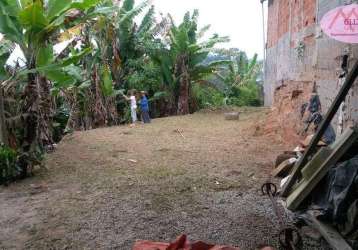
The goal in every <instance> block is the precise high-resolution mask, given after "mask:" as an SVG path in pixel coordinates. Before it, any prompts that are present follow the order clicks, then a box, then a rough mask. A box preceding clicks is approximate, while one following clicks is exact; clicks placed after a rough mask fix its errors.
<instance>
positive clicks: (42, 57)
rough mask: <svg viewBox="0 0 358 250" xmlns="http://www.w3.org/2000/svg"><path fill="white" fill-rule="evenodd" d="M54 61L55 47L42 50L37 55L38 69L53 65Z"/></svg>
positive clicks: (50, 46)
mask: <svg viewBox="0 0 358 250" xmlns="http://www.w3.org/2000/svg"><path fill="white" fill-rule="evenodd" d="M53 60H54V57H53V47H52V45H49V46H47V47H46V48H40V49H39V51H38V53H37V58H36V67H44V66H47V65H49V64H51V63H52V62H53Z"/></svg>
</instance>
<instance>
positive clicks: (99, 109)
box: [91, 66, 107, 128]
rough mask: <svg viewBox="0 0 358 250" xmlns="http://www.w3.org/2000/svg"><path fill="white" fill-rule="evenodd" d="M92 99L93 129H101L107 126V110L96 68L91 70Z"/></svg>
mask: <svg viewBox="0 0 358 250" xmlns="http://www.w3.org/2000/svg"><path fill="white" fill-rule="evenodd" d="M92 77H93V80H92V89H91V91H92V98H93V100H92V101H93V104H92V105H93V107H92V108H93V110H92V112H93V113H92V114H93V125H94V127H95V128H98V127H103V126H105V125H106V124H107V110H106V107H105V105H104V103H103V98H102V93H101V86H100V79H99V74H98V71H97V67H96V66H95V67H94V69H93V75H92Z"/></svg>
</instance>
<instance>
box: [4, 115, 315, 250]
mask: <svg viewBox="0 0 358 250" xmlns="http://www.w3.org/2000/svg"><path fill="white" fill-rule="evenodd" d="M266 112H267V111H266V110H264V109H256V110H251V111H250V112H246V113H244V114H243V115H242V117H241V120H240V121H224V119H223V115H222V114H220V113H209V114H206V113H198V114H195V115H190V116H186V117H172V118H166V119H158V120H155V121H154V122H153V123H152V124H150V125H148V126H143V125H140V126H137V127H136V128H129V127H113V128H106V129H98V130H93V131H88V132H82V133H75V134H74V135H71V136H68V137H67V138H65V140H64V141H63V142H62V143H61V144H60V145H59V146H58V149H57V150H56V152H55V153H53V154H51V155H48V156H47V160H46V162H47V167H48V171H44V170H41V171H40V172H39V173H37V174H36V177H33V178H30V179H27V180H25V181H22V182H20V183H16V184H13V185H11V186H10V187H7V188H4V187H0V249H2V248H4V249H123V250H130V249H131V246H132V245H133V242H134V241H135V240H136V239H149V240H157V241H170V240H172V239H174V238H176V236H178V235H180V234H182V233H186V234H188V235H190V237H191V238H192V239H195V240H199V239H200V240H205V241H209V242H216V243H222V244H224V243H225V244H231V245H236V246H240V247H241V248H242V249H244V250H246V249H248V250H250V249H254V247H255V246H256V245H257V244H258V243H262V242H264V243H270V244H273V245H275V246H276V244H277V242H276V234H277V232H278V228H277V224H276V222H275V217H274V215H273V213H272V210H271V206H270V203H269V202H268V200H267V199H266V198H262V197H261V196H260V195H259V194H258V189H259V188H260V186H261V183H263V182H264V181H265V180H266V178H267V176H268V173H269V172H270V170H271V168H272V161H273V160H274V158H275V156H276V155H277V154H278V153H279V152H281V150H283V146H282V145H278V144H277V143H276V142H275V141H274V138H268V137H266V136H263V135H259V134H260V130H257V124H258V123H259V122H260V121H261V120H262V119H264V118H265V115H266ZM179 131H180V132H179ZM308 249H313V248H308Z"/></svg>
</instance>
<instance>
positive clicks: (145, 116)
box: [140, 91, 150, 123]
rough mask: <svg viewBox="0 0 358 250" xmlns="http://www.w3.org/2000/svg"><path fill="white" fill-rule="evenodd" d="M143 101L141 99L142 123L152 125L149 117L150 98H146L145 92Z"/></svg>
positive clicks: (143, 92) (142, 94)
mask: <svg viewBox="0 0 358 250" xmlns="http://www.w3.org/2000/svg"><path fill="white" fill-rule="evenodd" d="M141 96H142V97H141V99H140V109H141V112H142V121H143V122H144V123H150V116H149V103H148V98H147V96H146V92H145V91H141Z"/></svg>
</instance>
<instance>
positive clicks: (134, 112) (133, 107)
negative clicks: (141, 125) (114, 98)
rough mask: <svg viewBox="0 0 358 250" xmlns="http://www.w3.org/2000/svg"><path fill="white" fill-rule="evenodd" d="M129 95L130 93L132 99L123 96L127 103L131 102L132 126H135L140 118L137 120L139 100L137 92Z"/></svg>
mask: <svg viewBox="0 0 358 250" xmlns="http://www.w3.org/2000/svg"><path fill="white" fill-rule="evenodd" d="M129 93H130V97H128V96H126V95H123V96H124V98H125V99H126V100H127V101H130V104H131V117H132V125H135V123H136V122H137V120H138V118H137V99H136V97H135V90H131V91H130V92H129Z"/></svg>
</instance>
